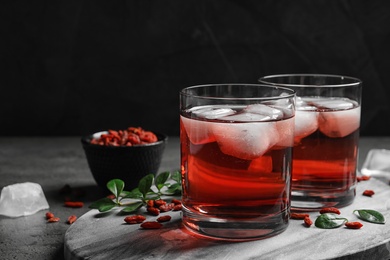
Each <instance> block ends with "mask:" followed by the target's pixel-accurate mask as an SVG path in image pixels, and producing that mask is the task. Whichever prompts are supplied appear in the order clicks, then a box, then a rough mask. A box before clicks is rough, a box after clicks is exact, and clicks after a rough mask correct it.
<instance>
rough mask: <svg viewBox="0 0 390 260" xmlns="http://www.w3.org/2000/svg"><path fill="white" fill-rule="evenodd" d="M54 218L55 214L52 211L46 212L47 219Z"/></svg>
mask: <svg viewBox="0 0 390 260" xmlns="http://www.w3.org/2000/svg"><path fill="white" fill-rule="evenodd" d="M51 218H54V214H53V213H51V212H46V219H51Z"/></svg>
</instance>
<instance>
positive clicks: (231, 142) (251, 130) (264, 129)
mask: <svg viewBox="0 0 390 260" xmlns="http://www.w3.org/2000/svg"><path fill="white" fill-rule="evenodd" d="M212 129H213V134H214V136H215V139H216V141H217V143H218V145H219V147H220V149H221V151H222V152H223V153H225V154H227V155H231V156H234V157H237V158H240V159H244V160H252V159H254V158H257V157H260V156H261V155H263V154H264V153H265V152H266V151H267V150H268V149H269V148H270V147H272V146H273V145H274V144H275V143H276V142H277V141H278V138H279V134H278V131H277V129H276V126H275V122H263V123H213V124H212Z"/></svg>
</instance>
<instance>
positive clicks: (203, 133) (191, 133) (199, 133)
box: [180, 116, 215, 144]
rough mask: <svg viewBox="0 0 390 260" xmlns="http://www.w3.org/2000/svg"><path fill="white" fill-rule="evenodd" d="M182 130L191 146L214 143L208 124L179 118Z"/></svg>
mask: <svg viewBox="0 0 390 260" xmlns="http://www.w3.org/2000/svg"><path fill="white" fill-rule="evenodd" d="M180 120H181V122H182V124H183V126H184V129H185V131H186V133H187V135H188V138H189V139H190V142H191V143H193V144H205V143H211V142H215V137H214V135H213V132H212V130H211V128H210V124H211V123H210V122H206V121H201V120H195V119H189V118H186V117H184V116H180Z"/></svg>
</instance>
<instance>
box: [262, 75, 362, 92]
mask: <svg viewBox="0 0 390 260" xmlns="http://www.w3.org/2000/svg"><path fill="white" fill-rule="evenodd" d="M286 77H308V78H309V77H312V78H314V77H322V78H332V79H348V80H350V81H351V82H350V83H336V84H323V85H314V84H294V83H276V82H270V81H267V79H275V78H286ZM258 81H259V82H260V83H262V84H270V85H272V86H283V87H286V88H288V87H349V86H351V87H352V86H359V85H361V84H362V83H363V82H362V80H360V79H358V78H356V77H351V76H343V75H336V74H317V73H288V74H272V75H266V76H263V77H261V78H259V80H258Z"/></svg>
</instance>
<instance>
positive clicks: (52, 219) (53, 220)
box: [47, 217, 60, 223]
mask: <svg viewBox="0 0 390 260" xmlns="http://www.w3.org/2000/svg"><path fill="white" fill-rule="evenodd" d="M58 221H60V218H57V217H52V218H49V219H48V220H47V222H49V223H54V222H58Z"/></svg>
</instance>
